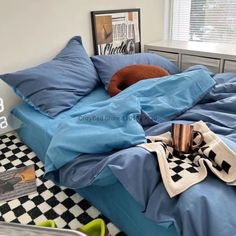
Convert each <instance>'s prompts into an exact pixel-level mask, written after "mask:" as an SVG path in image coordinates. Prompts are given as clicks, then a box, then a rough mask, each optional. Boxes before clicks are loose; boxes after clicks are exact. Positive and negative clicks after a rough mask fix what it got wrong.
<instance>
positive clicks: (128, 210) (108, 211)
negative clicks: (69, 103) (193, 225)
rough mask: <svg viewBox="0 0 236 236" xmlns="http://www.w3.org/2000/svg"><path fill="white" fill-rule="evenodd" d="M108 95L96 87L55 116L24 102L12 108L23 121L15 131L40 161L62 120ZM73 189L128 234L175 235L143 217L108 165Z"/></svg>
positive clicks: (168, 226)
mask: <svg viewBox="0 0 236 236" xmlns="http://www.w3.org/2000/svg"><path fill="white" fill-rule="evenodd" d="M108 97H109V96H108V94H107V92H106V91H105V90H104V89H103V88H101V87H99V88H97V89H95V90H94V91H93V92H92V93H90V94H89V95H88V96H86V97H85V98H83V99H81V100H80V101H79V102H78V103H77V104H76V105H75V106H74V107H73V108H72V109H70V110H68V111H66V112H63V113H62V114H60V115H58V116H57V117H56V118H55V119H51V118H49V117H46V116H45V115H42V114H40V113H39V112H37V111H35V110H34V109H32V108H31V107H30V106H29V105H27V104H22V105H20V106H17V107H16V108H14V109H13V111H12V113H13V115H14V116H16V117H17V118H18V119H19V120H20V121H21V122H22V125H21V127H20V128H19V129H18V130H17V133H18V135H19V137H20V138H21V140H22V141H23V142H24V143H25V144H26V145H28V146H29V147H30V148H31V149H32V150H34V152H35V153H36V155H37V156H38V157H39V159H41V160H43V159H44V156H45V153H46V151H47V148H48V145H49V144H50V141H51V138H52V136H53V133H54V131H55V129H56V128H57V127H58V125H59V124H60V123H61V122H63V121H64V120H65V119H67V118H68V117H71V116H73V114H75V113H76V112H77V111H78V110H80V111H81V110H82V109H86V107H87V106H89V105H91V104H93V103H96V102H99V101H102V100H106V99H107V98H108ZM104 186H106V188H105V187H104ZM104 189H105V191H104ZM76 191H77V192H78V193H79V194H80V195H82V196H83V197H84V198H85V199H87V200H88V201H90V202H91V203H92V204H93V205H94V206H95V207H97V208H98V209H99V210H100V211H101V212H102V213H103V214H104V215H106V216H107V217H108V218H110V219H111V220H112V221H113V223H114V224H116V225H117V226H118V227H119V228H120V229H121V230H123V231H124V232H126V234H127V235H129V236H137V235H148V236H158V235H162V236H176V235H177V233H176V230H175V227H174V226H173V225H172V224H171V223H169V222H167V223H161V224H157V223H155V222H154V221H152V220H151V219H148V218H147V217H145V216H144V214H143V213H142V211H143V210H142V207H141V206H140V205H139V204H138V203H137V202H136V201H135V200H134V199H133V198H132V196H131V195H130V194H129V193H128V192H127V191H126V189H125V188H124V187H123V186H122V185H121V184H120V183H119V181H118V180H117V179H116V177H115V176H114V175H113V174H112V173H111V171H110V170H109V169H108V168H105V169H104V170H103V171H102V172H101V173H100V174H99V175H98V176H97V178H96V179H95V180H94V182H93V185H91V186H88V187H84V188H79V189H76ZM104 199H105V200H104ZM137 223H138V225H137Z"/></svg>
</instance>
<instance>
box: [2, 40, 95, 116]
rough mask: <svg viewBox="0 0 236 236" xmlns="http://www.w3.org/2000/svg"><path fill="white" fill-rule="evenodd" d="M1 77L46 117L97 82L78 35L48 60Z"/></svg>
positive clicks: (63, 108)
mask: <svg viewBox="0 0 236 236" xmlns="http://www.w3.org/2000/svg"><path fill="white" fill-rule="evenodd" d="M0 78H1V79H2V80H4V81H5V82H6V83H7V84H9V85H10V86H11V87H12V88H13V89H14V90H15V92H16V94H17V95H19V96H20V97H21V98H22V99H23V100H25V101H26V102H27V103H29V104H30V105H32V106H33V107H34V108H35V109H36V110H39V111H40V112H41V113H43V114H45V115H48V116H49V117H55V116H56V115H58V114H59V113H61V112H62V111H65V110H67V109H69V108H71V107H72V106H73V105H75V104H76V103H77V102H78V101H79V100H80V99H81V98H82V97H83V96H85V95H87V94H88V93H89V92H91V91H92V90H93V89H94V87H95V86H96V85H97V84H98V82H99V77H98V74H97V72H96V69H95V67H94V65H93V63H92V61H91V59H90V58H89V56H88V55H87V53H86V51H85V49H84V47H83V45H82V41H81V37H79V36H76V37H73V38H72V39H71V40H70V41H69V42H68V43H67V45H66V46H65V48H64V49H63V50H62V51H61V52H60V53H59V54H58V55H57V56H56V57H55V58H54V59H52V60H51V61H49V62H47V63H44V64H41V65H38V66H36V67H33V68H29V69H25V70H22V71H18V72H15V73H9V74H5V75H1V76H0Z"/></svg>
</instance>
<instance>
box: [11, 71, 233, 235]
mask: <svg viewBox="0 0 236 236" xmlns="http://www.w3.org/2000/svg"><path fill="white" fill-rule="evenodd" d="M214 78H215V80H216V85H215V86H214V88H213V89H212V91H210V93H208V94H207V95H206V96H205V97H204V98H203V99H202V100H200V102H199V103H198V104H197V105H195V106H193V107H192V108H190V109H189V110H187V111H186V112H185V113H183V114H182V115H180V116H178V117H176V118H175V120H171V121H166V122H162V123H160V124H157V125H154V126H151V127H150V126H149V127H146V128H145V130H146V131H145V132H146V135H157V134H160V133H164V132H166V131H167V130H170V124H171V123H172V122H191V123H192V122H195V121H198V120H203V121H205V122H206V123H207V124H208V126H209V127H210V128H211V130H213V131H214V132H215V133H216V134H218V135H219V136H220V137H221V138H222V139H223V140H224V142H225V143H226V144H227V145H228V146H230V147H231V148H232V149H234V150H235V143H234V142H235V140H236V132H235V115H236V113H235V111H234V105H233V104H234V102H235V99H236V96H235V91H236V90H235V86H236V76H235V74H232V73H231V74H219V75H216V76H215V77H214ZM107 99H108V95H107V93H106V91H105V90H104V89H103V88H101V87H99V88H97V89H95V90H94V91H93V92H92V93H91V94H89V95H88V96H87V97H85V98H84V99H82V100H81V101H80V102H79V103H78V104H77V105H76V106H74V107H73V108H72V109H71V110H69V111H66V112H64V113H62V114H60V115H59V116H57V118H56V119H54V120H52V119H50V118H47V117H45V116H44V115H42V114H40V113H39V112H37V111H35V110H34V109H32V108H31V107H30V106H28V105H27V104H23V105H21V106H19V107H17V108H15V109H14V111H13V114H14V115H15V116H16V117H17V118H18V119H20V120H21V121H22V123H23V124H22V127H21V128H20V129H19V130H18V133H19V136H20V137H21V139H22V140H23V141H24V142H25V143H26V144H27V145H28V146H29V147H31V148H32V149H33V150H34V151H35V152H36V154H37V155H38V156H39V158H42V159H43V158H44V157H43V156H44V155H45V152H46V151H47V148H48V145H49V143H50V141H51V138H52V135H53V133H54V132H55V129H56V128H57V126H58V124H59V123H61V122H62V120H63V121H65V120H66V119H67V118H68V117H71V116H73V114H74V113H76V111H77V108H80V110H81V109H83V107H84V109H87V108H88V106H89V104H94V103H95V101H96V102H97V101H104V100H107ZM129 161H130V162H131V163H132V167H133V168H132V169H133V171H132V170H131V169H130V168H128V166H129V163H128V162H129ZM137 163H139V164H137ZM156 166H157V162H156V160H155V158H154V157H153V156H152V155H151V154H149V153H147V152H146V151H143V150H139V148H129V149H126V150H123V151H122V150H121V151H118V152H109V153H106V154H97V155H94V154H86V155H81V156H80V157H79V158H77V159H75V160H74V161H72V162H69V163H68V164H66V165H65V166H63V167H62V168H60V169H59V170H58V171H56V172H55V173H56V174H55V173H54V175H51V176H50V177H51V178H52V179H53V180H54V181H56V182H57V183H58V184H61V185H64V186H68V187H71V188H74V189H76V191H78V192H79V193H80V194H81V195H82V196H84V197H85V198H86V199H88V200H89V201H90V202H91V203H92V204H94V206H96V207H97V208H98V209H100V210H101V211H102V212H103V213H104V214H105V215H106V216H107V217H109V218H110V219H111V220H112V221H113V222H114V223H115V224H117V226H118V227H120V228H121V229H122V230H123V231H124V232H126V233H127V235H130V236H133V235H178V234H177V232H176V229H177V230H178V232H179V234H181V235H190V234H191V235H230V234H231V233H232V232H235V229H236V222H235V221H236V219H235V217H234V213H233V212H234V210H233V209H234V208H235V206H234V199H235V197H236V196H235V194H236V193H235V188H234V187H229V186H227V185H226V184H225V183H223V182H221V181H220V180H218V179H217V178H216V177H214V176H211V175H210V176H208V177H207V178H206V179H205V180H204V181H203V182H201V183H199V184H197V185H195V186H193V187H191V188H190V189H188V190H187V191H185V192H184V193H182V194H181V195H180V196H177V197H175V198H170V197H169V196H168V194H167V192H166V191H165V188H164V186H163V183H162V181H161V180H160V173H159V171H158V169H157V167H156ZM126 168H127V169H126ZM88 170H89V171H88ZM130 178H132V179H134V180H135V181H133V182H132V183H133V186H130V185H129V184H128V183H127V182H130V180H129V179H130ZM147 183H148V184H147ZM219 212H220V214H219Z"/></svg>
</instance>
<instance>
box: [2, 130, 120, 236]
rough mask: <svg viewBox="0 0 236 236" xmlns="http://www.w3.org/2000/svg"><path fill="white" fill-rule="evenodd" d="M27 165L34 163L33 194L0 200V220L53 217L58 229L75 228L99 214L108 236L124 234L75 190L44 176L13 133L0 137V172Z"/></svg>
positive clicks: (36, 220)
mask: <svg viewBox="0 0 236 236" xmlns="http://www.w3.org/2000/svg"><path fill="white" fill-rule="evenodd" d="M31 164H34V166H35V172H36V177H37V180H36V182H37V193H35V194H31V195H29V196H24V197H20V198H18V199H15V200H11V201H8V202H2V203H0V220H1V221H6V222H15V223H21V224H33V225H34V224H37V223H39V222H41V221H43V220H46V219H53V220H55V222H56V224H57V226H58V228H67V229H77V228H79V227H81V226H82V225H84V224H87V223H88V222H90V221H91V220H92V219H95V218H98V217H99V218H102V219H104V220H105V222H106V224H107V227H108V230H109V231H110V233H111V235H112V236H115V235H116V236H125V234H124V233H122V232H120V231H119V229H118V228H117V227H115V226H114V225H113V224H112V223H111V222H110V221H109V220H108V219H107V218H106V217H104V216H103V215H101V213H100V212H99V211H98V210H97V209H96V208H95V207H93V206H91V205H90V203H89V202H88V201H86V200H85V199H83V198H82V197H81V196H80V195H79V194H78V193H76V192H74V191H73V190H71V189H68V188H63V187H59V186H56V185H55V184H54V183H53V182H52V181H50V180H46V179H44V178H43V174H44V169H43V164H42V162H41V161H40V160H39V159H38V158H37V157H36V155H35V154H34V153H33V152H32V151H31V150H30V149H29V148H28V147H27V146H26V145H24V144H23V143H21V142H20V140H19V139H18V138H17V137H16V136H15V134H14V133H8V134H6V135H3V136H1V137H0V172H1V171H6V170H9V169H12V168H20V167H23V166H28V165H31Z"/></svg>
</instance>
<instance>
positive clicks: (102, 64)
mask: <svg viewBox="0 0 236 236" xmlns="http://www.w3.org/2000/svg"><path fill="white" fill-rule="evenodd" d="M91 59H92V61H93V64H94V66H95V67H96V69H97V72H98V75H99V77H100V79H101V81H102V82H103V84H104V85H105V88H106V89H107V88H108V85H109V82H110V80H111V78H112V75H113V74H114V73H116V72H117V71H118V70H119V69H121V68H123V67H125V66H128V65H132V64H151V65H157V66H161V67H163V68H164V69H166V70H167V71H168V72H169V73H170V74H177V73H178V68H177V66H176V65H175V64H173V63H172V62H171V61H170V60H168V59H166V58H164V57H162V56H159V55H157V54H154V53H137V54H125V55H121V54H115V55H99V56H93V57H91Z"/></svg>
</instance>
